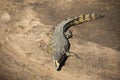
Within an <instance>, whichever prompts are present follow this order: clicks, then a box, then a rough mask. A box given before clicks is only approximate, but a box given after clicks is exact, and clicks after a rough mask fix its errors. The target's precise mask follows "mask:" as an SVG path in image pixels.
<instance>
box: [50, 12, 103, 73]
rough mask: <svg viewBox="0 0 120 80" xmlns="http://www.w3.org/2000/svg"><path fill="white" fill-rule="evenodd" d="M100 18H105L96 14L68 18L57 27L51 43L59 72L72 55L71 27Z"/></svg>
mask: <svg viewBox="0 0 120 80" xmlns="http://www.w3.org/2000/svg"><path fill="white" fill-rule="evenodd" d="M100 17H103V15H97V14H95V13H92V14H85V15H80V16H79V17H73V18H68V19H66V20H64V21H62V22H61V23H60V24H58V26H56V27H55V29H54V31H53V34H52V37H51V40H50V41H51V47H52V48H51V49H52V53H54V57H53V59H54V65H55V68H56V70H57V71H59V70H60V68H61V67H62V66H63V64H64V62H65V61H66V59H67V58H68V56H69V55H70V52H69V49H70V42H69V38H71V37H72V32H71V31H70V30H68V29H69V28H70V27H71V26H74V25H78V24H81V23H83V22H87V21H91V20H95V19H98V18H100Z"/></svg>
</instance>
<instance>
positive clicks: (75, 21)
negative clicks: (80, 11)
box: [64, 13, 104, 32]
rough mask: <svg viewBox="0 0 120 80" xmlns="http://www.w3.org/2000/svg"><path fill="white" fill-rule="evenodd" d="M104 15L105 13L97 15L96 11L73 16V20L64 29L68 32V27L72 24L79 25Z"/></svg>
mask: <svg viewBox="0 0 120 80" xmlns="http://www.w3.org/2000/svg"><path fill="white" fill-rule="evenodd" d="M102 17H104V15H97V14H95V13H92V14H85V15H80V16H79V17H75V18H72V20H71V21H70V22H68V23H67V24H66V25H65V26H64V31H65V32H66V31H67V29H68V28H70V27H71V26H74V25H78V24H81V23H83V22H88V21H92V20H95V19H99V18H102Z"/></svg>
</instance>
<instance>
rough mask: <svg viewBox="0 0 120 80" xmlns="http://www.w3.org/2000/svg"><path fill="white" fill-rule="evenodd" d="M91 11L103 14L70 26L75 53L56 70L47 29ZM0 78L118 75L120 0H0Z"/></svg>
mask: <svg viewBox="0 0 120 80" xmlns="http://www.w3.org/2000/svg"><path fill="white" fill-rule="evenodd" d="M93 12H95V13H98V14H104V15H105V17H104V18H102V19H98V20H95V21H91V22H87V23H83V24H81V25H77V26H74V27H71V28H70V29H71V30H72V31H73V37H72V38H71V39H70V43H71V48H70V52H74V53H76V54H77V57H78V58H76V57H69V58H68V59H67V61H66V63H65V66H63V67H62V69H61V70H60V71H56V70H55V68H54V65H53V64H54V63H53V59H52V56H53V54H49V53H47V52H46V49H47V47H46V45H47V44H48V42H49V38H48V36H47V33H48V31H49V30H50V28H51V27H54V26H56V25H57V24H59V23H60V22H61V21H62V20H64V19H66V18H69V17H75V16H79V15H80V14H86V13H93ZM0 80H120V1H119V0H0Z"/></svg>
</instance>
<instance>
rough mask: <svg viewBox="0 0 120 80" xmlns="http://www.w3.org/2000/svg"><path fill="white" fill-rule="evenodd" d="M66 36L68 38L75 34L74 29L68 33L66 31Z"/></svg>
mask: <svg viewBox="0 0 120 80" xmlns="http://www.w3.org/2000/svg"><path fill="white" fill-rule="evenodd" d="M65 36H66V38H67V39H69V38H71V37H72V36H73V35H72V31H71V30H68V31H67V32H66V33H65Z"/></svg>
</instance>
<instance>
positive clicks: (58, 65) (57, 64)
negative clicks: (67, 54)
mask: <svg viewBox="0 0 120 80" xmlns="http://www.w3.org/2000/svg"><path fill="white" fill-rule="evenodd" d="M55 68H56V70H57V71H58V70H59V68H60V63H59V62H58V61H57V60H55Z"/></svg>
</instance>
